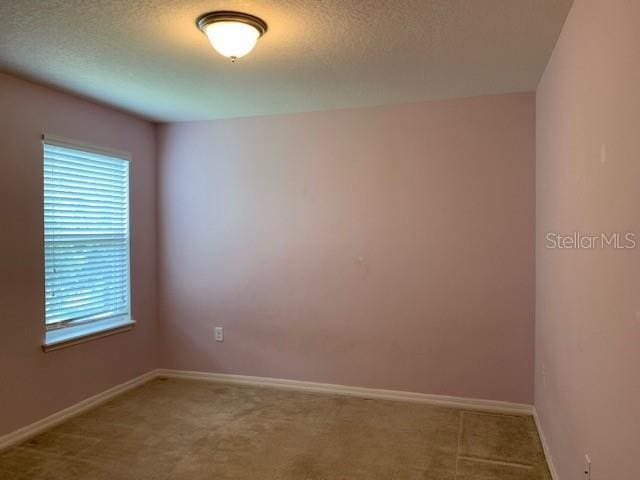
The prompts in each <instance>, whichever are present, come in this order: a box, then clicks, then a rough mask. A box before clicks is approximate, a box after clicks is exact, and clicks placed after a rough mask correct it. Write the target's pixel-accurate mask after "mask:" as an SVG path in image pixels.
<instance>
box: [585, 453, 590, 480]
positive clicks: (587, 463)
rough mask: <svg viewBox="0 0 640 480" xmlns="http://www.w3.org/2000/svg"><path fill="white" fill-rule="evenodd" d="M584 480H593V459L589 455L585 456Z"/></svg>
mask: <svg viewBox="0 0 640 480" xmlns="http://www.w3.org/2000/svg"><path fill="white" fill-rule="evenodd" d="M584 480H591V459H590V458H589V455H585V456H584Z"/></svg>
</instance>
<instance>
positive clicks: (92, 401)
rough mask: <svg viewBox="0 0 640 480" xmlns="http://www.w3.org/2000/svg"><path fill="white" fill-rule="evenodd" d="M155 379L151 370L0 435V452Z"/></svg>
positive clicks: (153, 371)
mask: <svg viewBox="0 0 640 480" xmlns="http://www.w3.org/2000/svg"><path fill="white" fill-rule="evenodd" d="M155 377H157V370H152V371H150V372H147V373H145V374H144V375H140V376H139V377H136V378H133V379H131V380H129V381H127V382H124V383H121V384H120V385H116V386H115V387H113V388H110V389H109V390H105V391H104V392H101V393H98V394H97V395H94V396H92V397H89V398H85V399H84V400H82V401H80V402H78V403H76V404H74V405H71V406H70V407H68V408H65V409H64V410H60V411H59V412H56V413H54V414H53V415H49V416H48V417H45V418H43V419H42V420H38V421H37V422H35V423H32V424H31V425H27V426H26V427H23V428H20V429H18V430H15V431H13V432H11V433H8V434H6V435H2V436H0V450H3V449H5V448H8V447H10V446H12V445H15V444H18V443H21V442H24V441H25V440H27V439H29V438H31V437H33V436H35V435H38V434H39V433H42V432H43V431H45V430H48V429H50V428H52V427H55V426H56V425H58V424H60V423H62V422H64V421H66V420H69V419H70V418H71V417H75V416H76V415H80V414H81V413H83V412H86V411H87V410H89V409H91V408H94V407H96V406H98V405H100V404H101V403H104V402H106V401H108V400H111V399H112V398H113V397H115V396H117V395H120V394H122V393H124V392H126V391H127V390H131V389H132V388H135V387H137V386H139V385H142V384H143V383H146V382H148V381H149V380H151V379H153V378H155Z"/></svg>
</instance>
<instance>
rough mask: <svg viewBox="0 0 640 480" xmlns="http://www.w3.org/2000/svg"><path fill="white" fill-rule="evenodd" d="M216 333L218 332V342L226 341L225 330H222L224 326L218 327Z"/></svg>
mask: <svg viewBox="0 0 640 480" xmlns="http://www.w3.org/2000/svg"><path fill="white" fill-rule="evenodd" d="M215 333H216V342H224V331H223V330H222V327H216V328H215Z"/></svg>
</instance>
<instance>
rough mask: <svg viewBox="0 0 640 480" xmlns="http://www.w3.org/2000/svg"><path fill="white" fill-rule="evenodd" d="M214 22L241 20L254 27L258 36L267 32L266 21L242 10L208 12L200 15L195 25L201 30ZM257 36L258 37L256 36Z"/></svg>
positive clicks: (203, 30)
mask: <svg viewBox="0 0 640 480" xmlns="http://www.w3.org/2000/svg"><path fill="white" fill-rule="evenodd" d="M216 22H241V23H246V24H247V25H251V26H252V27H254V28H255V29H256V30H257V31H258V32H259V34H260V37H261V36H262V35H264V34H265V33H266V32H267V29H268V26H267V22H265V21H264V20H262V19H261V18H259V17H256V16H255V15H249V14H248V13H243V12H233V11H230V10H219V11H217V12H209V13H204V14H202V15H200V16H199V17H198V18H197V19H196V25H197V27H198V28H199V29H200V30H201V31H202V32H203V33H206V32H205V28H206V27H207V26H208V25H211V24H212V23H216ZM258 38H259V37H258Z"/></svg>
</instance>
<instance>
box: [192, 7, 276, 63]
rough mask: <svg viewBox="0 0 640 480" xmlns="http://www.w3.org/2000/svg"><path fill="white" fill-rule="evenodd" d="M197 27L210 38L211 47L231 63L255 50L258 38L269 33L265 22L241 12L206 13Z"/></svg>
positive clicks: (197, 21)
mask: <svg viewBox="0 0 640 480" xmlns="http://www.w3.org/2000/svg"><path fill="white" fill-rule="evenodd" d="M196 25H197V26H198V28H199V29H200V30H202V32H203V33H204V34H205V35H207V37H209V42H211V46H213V48H215V49H216V51H218V52H219V53H220V54H221V55H223V56H225V57H228V58H230V59H231V61H235V60H236V58H240V57H242V56H244V55H246V54H247V53H249V52H250V51H251V50H253V47H255V45H256V42H257V41H258V38H260V37H261V36H262V35H264V33H265V32H266V31H267V24H266V22H265V21H264V20H262V19H260V18H258V17H254V16H253V15H249V14H247V13H241V12H229V11H219V12H210V13H205V14H204V15H201V16H200V17H198V19H197V20H196Z"/></svg>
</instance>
